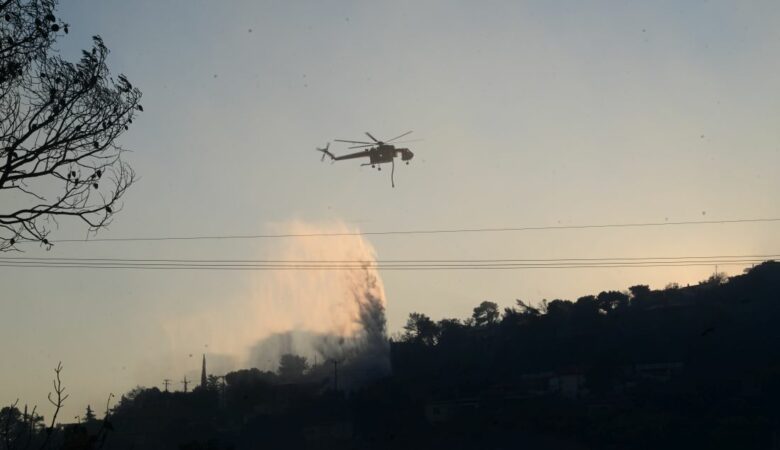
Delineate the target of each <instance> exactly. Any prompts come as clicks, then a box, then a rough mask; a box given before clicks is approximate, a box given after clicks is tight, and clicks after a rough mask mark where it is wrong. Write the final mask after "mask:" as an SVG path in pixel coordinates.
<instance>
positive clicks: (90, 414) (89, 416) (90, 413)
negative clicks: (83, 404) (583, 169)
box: [84, 405, 96, 422]
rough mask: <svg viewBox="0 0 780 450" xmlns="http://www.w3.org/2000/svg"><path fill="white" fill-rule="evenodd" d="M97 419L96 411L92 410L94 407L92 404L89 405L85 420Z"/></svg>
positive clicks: (85, 412)
mask: <svg viewBox="0 0 780 450" xmlns="http://www.w3.org/2000/svg"><path fill="white" fill-rule="evenodd" d="M95 419H96V417H95V412H94V411H92V407H91V406H90V405H87V410H86V411H84V421H85V422H92V421H93V420H95Z"/></svg>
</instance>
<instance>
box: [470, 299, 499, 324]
mask: <svg viewBox="0 0 780 450" xmlns="http://www.w3.org/2000/svg"><path fill="white" fill-rule="evenodd" d="M499 317H501V313H500V312H499V310H498V304H496V303H493V302H488V301H484V302H482V303H480V304H479V306H477V307H476V308H474V312H473V313H472V314H471V318H472V319H474V325H476V326H478V327H482V326H486V325H492V324H495V323H497V322H498V319H499Z"/></svg>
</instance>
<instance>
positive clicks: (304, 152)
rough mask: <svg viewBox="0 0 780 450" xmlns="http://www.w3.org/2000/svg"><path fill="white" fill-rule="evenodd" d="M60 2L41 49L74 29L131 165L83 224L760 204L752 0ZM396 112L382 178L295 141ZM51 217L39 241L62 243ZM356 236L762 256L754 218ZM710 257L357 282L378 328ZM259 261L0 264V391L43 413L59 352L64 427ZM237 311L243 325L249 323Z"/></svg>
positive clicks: (160, 351) (390, 252)
mask: <svg viewBox="0 0 780 450" xmlns="http://www.w3.org/2000/svg"><path fill="white" fill-rule="evenodd" d="M60 15H61V16H62V18H63V19H64V20H65V21H66V22H69V23H70V24H71V27H70V30H71V32H70V34H69V35H68V36H67V38H65V39H62V40H61V41H60V48H61V50H62V54H63V55H64V56H67V57H69V58H75V57H77V55H78V52H79V51H80V49H81V48H86V47H88V46H89V45H90V36H92V35H94V34H99V35H101V36H102V37H103V39H104V40H105V43H106V45H107V46H108V47H109V48H110V49H111V57H110V66H111V69H112V72H113V73H115V74H119V73H124V74H126V75H127V76H128V77H129V78H130V80H131V81H132V82H133V84H134V85H136V86H138V87H139V88H140V89H141V90H142V91H143V93H144V97H143V99H142V104H143V106H144V110H145V112H144V113H142V114H141V115H140V117H139V119H138V120H136V121H135V123H134V124H133V125H134V126H133V127H132V128H131V129H130V131H128V132H127V133H126V134H125V135H124V136H123V137H122V138H121V143H122V144H123V145H124V146H125V147H127V148H129V149H132V150H133V153H130V154H128V155H127V160H128V162H130V163H131V164H132V166H133V167H134V169H135V170H136V172H137V173H138V174H139V175H140V180H139V181H138V183H137V184H136V185H135V186H133V188H132V189H131V190H130V191H129V192H128V193H127V195H126V196H125V198H124V202H125V203H124V209H123V210H122V212H121V214H119V215H118V216H117V217H116V220H115V222H114V223H113V225H112V226H111V228H110V229H109V230H106V231H104V232H102V233H101V235H100V237H127V236H133V237H139V236H140V237H143V236H182V235H185V236H186V235H215V234H258V233H264V232H269V231H271V232H273V231H279V230H285V229H287V227H288V226H289V224H291V223H293V222H294V223H297V224H301V223H302V224H307V225H306V226H307V227H311V228H314V229H316V228H317V227H325V228H324V229H332V227H334V226H336V227H341V226H343V225H339V224H340V223H341V222H344V223H346V226H347V227H352V228H359V229H361V230H364V231H380V230H405V229H428V228H471V227H502V226H526V225H528V226H538V225H558V224H562V225H566V224H588V223H615V222H646V221H650V222H659V221H664V220H670V221H682V220H701V219H707V220H718V219H738V218H756V217H780V202H778V194H779V193H780V170H779V169H778V168H780V136H779V135H778V132H777V130H778V123H780V78H779V77H778V76H777V74H778V73H780V28H779V27H777V24H778V23H780V4H778V3H777V2H776V1H765V2H759V1H755V2H732V1H722V2H721V1H686V2H680V1H669V2H662V1H656V2H580V1H571V2H550V1H538V2H519V1H508V2H499V1H491V2H477V1H473V2H458V1H419V0H416V1H392V2H390V1H386V2H358V1H355V2H337V1H329V2H323V1H311V2H302V1H296V2H291V1H277V2H258V1H230V2H225V1H219V2H218V1H177V2H174V1H160V0H154V1H152V0H148V1H132V2H128V1H123V2H120V1H104V0H101V1H98V0H94V1H86V0H85V1H76V0H72V1H66V0H63V1H62V5H61V8H60ZM410 129H411V130H414V134H413V135H412V136H411V137H415V136H416V137H417V138H423V139H424V140H423V141H420V142H415V143H411V144H409V147H410V148H411V149H412V150H413V151H414V152H415V155H416V156H415V159H414V161H413V162H412V164H411V165H410V166H401V167H399V168H398V170H397V171H396V174H395V176H396V188H395V189H392V188H391V187H390V180H389V174H388V172H386V171H383V172H381V173H378V172H376V171H372V170H370V169H369V168H365V167H364V168H361V167H359V163H358V162H355V161H352V162H340V163H337V164H333V165H331V164H327V163H320V161H319V155H318V154H316V153H315V152H314V151H313V150H314V148H315V147H316V146H322V145H324V144H325V143H326V142H327V141H332V140H333V139H334V138H343V139H358V140H360V139H362V136H363V135H362V133H363V132H364V131H370V132H372V133H373V134H375V135H376V136H378V137H385V138H387V137H391V136H394V135H397V134H400V133H403V132H405V131H407V130H410ZM342 148H343V147H336V150H337V151H339V150H340V149H342ZM334 224H335V225H334ZM61 225H62V226H61V228H60V230H59V231H58V232H57V235H56V236H55V239H56V238H57V237H59V238H80V237H83V236H84V230H83V229H81V228H79V227H74V226H71V225H70V224H67V223H62V224H61ZM369 241H370V243H369V244H368V245H373V248H374V249H375V251H376V254H377V255H378V258H380V259H446V258H490V259H493V258H556V257H602V256H603V257H609V256H639V257H642V256H675V255H681V256H690V255H724V254H726V255H728V254H737V255H738V254H754V253H780V233H778V225H777V224H776V223H775V224H750V225H745V224H742V225H707V226H692V227H660V228H642V229H638V228H632V229H620V230H616V229H603V230H578V231H575V230H569V231H529V232H522V233H502V234H481V235H477V234H464V235H452V234H448V235H437V236H381V237H380V236H372V237H370V238H369ZM280 245H281V246H283V245H284V244H280V243H271V242H269V241H267V240H266V241H262V240H257V241H216V242H215V241H188V242H151V243H150V242H135V243H102V244H101V243H90V244H82V243H61V244H58V245H56V246H55V247H54V248H53V249H52V250H51V251H50V252H48V253H47V252H44V251H42V250H39V249H36V248H35V247H30V249H29V251H28V252H27V256H53V257H86V256H94V257H123V258H209V259H231V258H233V259H238V258H263V257H268V256H269V255H278V254H280V250H279V246H280ZM317 245H320V244H317ZM281 253H284V252H283V251H282V252H281ZM722 269H725V270H726V271H727V272H730V273H739V271H740V270H741V268H740V267H730V268H722ZM712 271H713V268H711V267H702V268H682V269H669V268H665V269H653V268H645V269H581V270H534V271H495V272H492V271H476V272H456V273H452V272H423V273H417V272H389V273H382V274H381V275H382V277H383V281H384V287H385V290H386V295H387V304H388V319H389V325H390V330H391V331H397V330H398V329H399V328H400V327H401V326H402V325H403V322H404V320H405V317H406V316H407V315H408V313H409V312H411V311H419V312H424V313H426V314H429V315H431V316H432V317H433V318H435V319H438V318H441V317H444V316H448V317H464V316H467V315H468V314H469V313H470V310H471V308H473V306H475V305H476V304H478V303H479V302H480V301H482V300H486V299H489V300H494V301H496V302H498V303H499V304H500V305H502V306H505V305H510V304H512V303H513V302H514V299H515V298H522V299H524V300H530V301H532V302H536V301H539V300H541V299H543V298H547V299H552V298H576V297H578V296H580V295H585V294H591V293H593V294H595V293H598V292H599V291H601V290H607V289H626V288H627V287H628V286H631V285H633V284H638V283H643V284H650V285H651V287H653V288H661V287H663V286H664V285H665V284H666V283H668V282H672V281H676V282H680V283H683V284H684V283H690V282H695V281H698V280H700V279H703V278H706V277H707V276H708V275H709V274H710V273H712ZM264 276H266V275H261V274H256V273H251V272H229V273H224V272H201V271H198V272H175V273H174V272H168V271H147V272H140V271H138V272H133V271H122V270H116V271H88V270H84V271H76V270H72V271H66V270H52V269H46V270H44V269H10V268H0V286H2V288H1V289H0V351H1V355H2V361H3V363H2V364H3V368H2V370H0V402H2V403H5V402H8V401H12V400H13V399H15V398H17V397H18V398H20V399H21V401H22V402H25V401H26V402H28V403H38V404H39V405H41V406H43V405H44V403H45V395H46V393H47V392H48V390H49V387H50V382H49V379H50V378H51V369H52V368H53V367H54V366H56V364H57V361H59V360H62V361H63V364H64V366H65V373H64V376H65V381H66V384H67V386H68V388H69V390H70V392H71V393H72V395H71V398H70V399H69V409H67V410H66V412H65V416H63V417H64V419H63V420H66V421H67V420H70V419H71V418H72V416H73V415H75V414H77V413H79V412H81V411H83V408H84V407H85V406H86V404H87V403H92V405H93V407H94V406H95V405H96V404H102V403H103V402H104V400H102V399H104V398H105V396H107V395H108V393H109V392H114V393H117V394H119V393H122V392H125V391H126V390H127V389H129V388H130V387H132V386H134V385H136V384H139V383H142V384H146V385H150V384H155V383H157V385H159V384H160V383H161V381H162V379H161V377H162V376H167V377H169V378H172V379H174V380H179V379H181V376H183V375H184V373H185V372H184V370H185V369H182V368H181V367H179V366H176V368H175V370H174V369H172V368H168V369H166V366H164V365H160V364H161V363H160V361H161V360H164V359H165V358H166V357H168V355H171V354H172V353H175V354H176V355H178V356H177V358H181V357H182V355H185V354H189V353H194V354H195V355H198V354H200V353H202V352H204V351H205V352H207V353H209V352H210V350H209V348H206V347H205V346H206V345H208V344H209V342H211V341H212V339H214V338H215V334H214V333H218V331H214V330H224V331H223V333H224V334H225V335H226V336H229V335H230V333H231V326H232V322H230V319H228V318H229V317H241V318H242V320H244V321H245V322H246V321H247V320H249V321H250V322H251V319H252V317H251V316H247V314H248V313H246V312H245V311H244V310H243V309H242V308H243V306H245V305H246V304H247V303H246V302H247V301H251V302H262V301H263V299H262V298H260V297H258V298H253V297H252V296H253V295H255V293H256V291H257V286H258V284H263V283H264V280H266V279H264V278H263V277H264ZM299 276H300V277H308V276H310V275H309V274H306V273H301V274H299ZM310 281H311V280H308V279H305V278H301V283H308V282H310ZM268 282H269V283H270V282H272V281H268ZM261 297H262V296H261ZM215 311H220V312H219V313H216V312H215ZM212 314H213V315H212ZM192 317H201V318H202V317H213V318H214V323H212V324H211V327H212V328H213V330H212V331H210V333H211V334H210V335H208V336H205V335H204V336H203V338H202V339H200V338H197V339H196V338H193V339H192V341H191V342H184V343H182V342H181V340H179V341H176V342H174V341H173V340H172V338H171V333H170V327H171V326H174V327H175V326H176V324H177V321H178V320H181V321H182V323H191V320H192ZM223 321H224V323H223ZM257 323H258V325H257V327H258V331H257V333H258V335H260V334H263V330H262V327H263V326H264V325H263V324H267V323H268V321H267V320H266V318H263V319H262V320H261V318H258V321H257ZM172 324H173V325H172ZM223 337H224V336H223ZM214 359H217V356H216V355H215V356H214ZM191 361H192V367H188V368H187V369H186V370H187V372H186V373H187V374H189V375H192V374H195V373H196V372H197V370H198V369H199V367H198V364H199V359H198V358H195V359H193V360H191ZM185 362H186V360H185ZM166 370H168V372H166ZM158 378H160V379H158ZM44 413H46V414H48V413H49V411H48V409H45V408H44Z"/></svg>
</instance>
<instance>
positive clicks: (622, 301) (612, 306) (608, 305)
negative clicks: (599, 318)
mask: <svg viewBox="0 0 780 450" xmlns="http://www.w3.org/2000/svg"><path fill="white" fill-rule="evenodd" d="M596 301H597V303H598V305H599V309H600V310H602V311H604V312H607V313H609V312H611V311H613V310H616V309H621V308H625V307H626V306H628V295H626V294H624V293H622V292H619V291H603V292H601V293H600V294H599V295H598V296H597V297H596Z"/></svg>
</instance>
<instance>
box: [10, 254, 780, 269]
mask: <svg viewBox="0 0 780 450" xmlns="http://www.w3.org/2000/svg"><path fill="white" fill-rule="evenodd" d="M778 257H780V254H777V253H775V254H752V255H709V256H699V255H693V256H634V257H593V258H543V259H529V258H522V259H521V258H514V259H382V260H373V261H366V260H344V259H342V260H327V259H325V260H312V259H155V258H139V259H133V258H83V257H67V258H64V257H23V256H10V257H0V262H15V261H18V262H45V263H48V262H62V263H82V262H83V263H91V262H100V263H102V262H115V263H149V264H155V263H185V264H188V263H192V264H196V263H215V264H357V265H360V266H361V267H362V266H363V265H365V264H371V265H385V264H416V263H420V264H428V263H442V264H446V263H474V264H477V263H548V262H558V263H563V262H581V261H582V262H591V261H594V262H622V261H629V262H630V261H644V262H650V261H656V262H657V261H665V260H669V261H676V260H724V259H745V258H750V259H761V260H765V259H771V258H778ZM710 263H711V262H710Z"/></svg>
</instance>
